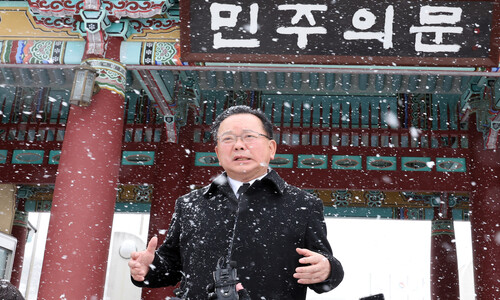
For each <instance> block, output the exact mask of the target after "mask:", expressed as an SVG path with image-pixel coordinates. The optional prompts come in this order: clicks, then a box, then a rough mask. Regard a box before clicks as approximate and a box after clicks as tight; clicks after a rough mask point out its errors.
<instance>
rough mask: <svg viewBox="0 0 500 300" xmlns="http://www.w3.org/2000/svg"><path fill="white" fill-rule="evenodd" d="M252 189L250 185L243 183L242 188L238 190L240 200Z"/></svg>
mask: <svg viewBox="0 0 500 300" xmlns="http://www.w3.org/2000/svg"><path fill="white" fill-rule="evenodd" d="M249 187H250V183H248V182H247V183H243V184H242V185H241V186H240V188H239V189H238V199H240V198H241V195H243V193H244V192H246V191H247V190H248V188H249Z"/></svg>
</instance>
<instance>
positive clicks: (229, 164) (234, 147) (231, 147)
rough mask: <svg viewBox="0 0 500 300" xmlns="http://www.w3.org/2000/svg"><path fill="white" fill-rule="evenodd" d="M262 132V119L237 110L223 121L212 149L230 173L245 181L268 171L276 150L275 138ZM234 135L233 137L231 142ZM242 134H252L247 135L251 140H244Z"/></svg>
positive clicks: (235, 177) (231, 175) (230, 175)
mask: <svg viewBox="0 0 500 300" xmlns="http://www.w3.org/2000/svg"><path fill="white" fill-rule="evenodd" d="M265 135H266V132H265V130H264V126H263V125H262V122H261V121H260V119H259V118H258V117H256V116H254V115H252V114H236V115H232V116H230V117H228V118H226V119H225V120H224V121H222V123H221V124H220V126H219V131H218V133H217V138H218V141H217V146H215V153H217V157H218V159H219V163H220V165H221V166H222V167H223V168H224V170H225V171H226V172H227V175H228V176H229V177H231V178H233V179H236V180H239V181H242V182H247V181H250V180H252V179H254V178H257V177H259V176H261V175H264V174H265V173H266V172H267V168H268V166H269V161H270V160H271V159H273V158H274V154H275V153H276V142H275V141H274V140H269V139H268V138H266V137H265ZM234 136H236V140H235V141H234V142H232V137H234ZM243 136H251V138H250V139H247V140H251V141H250V142H244V141H243V139H242V137H243ZM228 137H229V139H228ZM224 139H225V140H226V142H224ZM227 140H230V142H227Z"/></svg>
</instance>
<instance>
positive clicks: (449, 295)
mask: <svg viewBox="0 0 500 300" xmlns="http://www.w3.org/2000/svg"><path fill="white" fill-rule="evenodd" d="M448 203H449V202H448V197H447V193H443V194H442V197H441V201H440V203H439V207H435V208H434V218H433V220H432V240H431V299H433V300H443V299H460V289H459V281H458V262H457V247H456V243H455V229H454V227H453V214H452V209H451V207H449V205H448Z"/></svg>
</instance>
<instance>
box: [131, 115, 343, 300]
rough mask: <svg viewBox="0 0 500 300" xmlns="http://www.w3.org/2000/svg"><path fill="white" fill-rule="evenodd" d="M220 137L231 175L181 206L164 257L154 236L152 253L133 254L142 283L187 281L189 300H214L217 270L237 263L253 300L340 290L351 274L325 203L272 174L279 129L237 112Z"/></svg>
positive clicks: (224, 121)
mask: <svg viewBox="0 0 500 300" xmlns="http://www.w3.org/2000/svg"><path fill="white" fill-rule="evenodd" d="M212 134H213V136H214V140H215V142H216V146H215V152H216V153H217V157H218V159H219V163H220V165H221V166H222V167H223V168H224V170H225V172H224V173H223V174H222V175H220V176H219V177H217V178H216V179H215V180H214V181H213V182H212V183H211V184H210V185H208V186H206V187H204V188H201V189H199V190H195V191H193V192H191V193H189V194H187V195H185V196H182V197H180V198H179V199H177V201H176V205H175V212H174V215H173V217H172V222H171V224H170V227H169V230H168V234H167V237H166V239H165V242H164V243H163V245H161V246H160V248H159V249H158V250H156V251H155V249H156V246H157V238H156V237H154V238H152V239H151V241H150V242H149V244H148V248H147V249H146V250H145V251H142V252H135V253H132V255H131V260H130V261H129V267H130V272H131V275H132V279H133V280H132V281H133V282H134V284H135V285H137V286H140V287H162V286H169V285H175V284H177V283H178V282H179V281H181V289H182V292H183V293H182V294H183V295H184V298H185V299H207V290H206V287H207V285H209V284H213V283H214V276H213V272H214V271H215V270H216V266H217V265H218V264H221V265H222V266H223V267H224V268H225V267H226V265H227V263H229V261H234V262H235V264H236V267H235V269H236V270H237V275H238V280H239V282H240V283H241V284H242V285H243V286H244V288H245V290H246V291H247V292H248V294H249V295H250V298H251V299H267V300H270V299H276V300H280V299H281V300H288V299H305V298H306V290H307V289H306V288H307V287H310V288H311V289H313V290H314V291H316V292H317V293H323V292H327V291H330V290H332V289H333V288H335V287H336V286H337V285H338V284H339V283H340V282H341V281H342V278H343V275H344V273H343V269H342V266H341V264H340V262H339V261H338V260H337V259H335V257H333V255H332V250H331V247H330V244H329V243H328V240H327V236H326V226H325V222H324V217H323V204H322V202H321V200H320V199H318V198H317V197H315V196H313V195H311V194H309V193H306V192H304V191H302V190H300V189H299V188H296V187H294V186H291V185H288V184H287V183H286V182H285V181H284V180H283V179H282V178H281V177H280V176H279V175H278V174H277V173H276V172H275V171H274V170H272V169H270V168H269V162H270V160H271V159H273V158H274V155H275V153H276V142H275V141H274V140H273V139H272V135H273V127H272V124H271V122H270V121H269V120H268V119H267V117H266V116H265V115H264V114H263V113H262V112H260V111H258V110H253V109H251V108H249V107H247V106H234V107H231V108H229V109H227V110H226V111H224V112H223V113H222V114H221V115H220V116H218V117H217V119H216V120H215V122H214V125H213V126H212ZM248 184H250V186H249V187H247V189H246V190H245V191H239V189H240V187H242V186H248ZM233 286H234V285H233Z"/></svg>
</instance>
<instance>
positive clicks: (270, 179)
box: [203, 170, 286, 198]
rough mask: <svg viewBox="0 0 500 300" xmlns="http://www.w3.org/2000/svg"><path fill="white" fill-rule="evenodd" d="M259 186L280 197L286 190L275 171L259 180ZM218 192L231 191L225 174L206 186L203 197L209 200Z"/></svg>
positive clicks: (284, 184) (284, 183)
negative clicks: (269, 189) (268, 188)
mask: <svg viewBox="0 0 500 300" xmlns="http://www.w3.org/2000/svg"><path fill="white" fill-rule="evenodd" d="M260 182H261V184H263V185H265V186H268V187H270V188H271V189H273V190H275V191H276V192H278V193H279V194H280V195H282V194H283V192H284V190H285V188H286V182H285V181H284V180H283V178H281V177H280V176H279V175H278V173H276V171H274V170H271V171H270V172H269V173H267V175H266V176H265V177H264V178H262V179H261V180H260ZM254 184H255V183H254ZM218 190H222V191H228V190H231V188H230V187H229V183H228V180H227V174H226V172H224V173H222V174H221V175H219V176H217V178H215V180H214V181H213V182H212V183H211V184H210V185H209V186H208V189H207V191H206V192H205V193H203V195H204V196H205V197H207V198H210V197H211V196H213V195H214V194H216V193H217V191H218Z"/></svg>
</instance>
